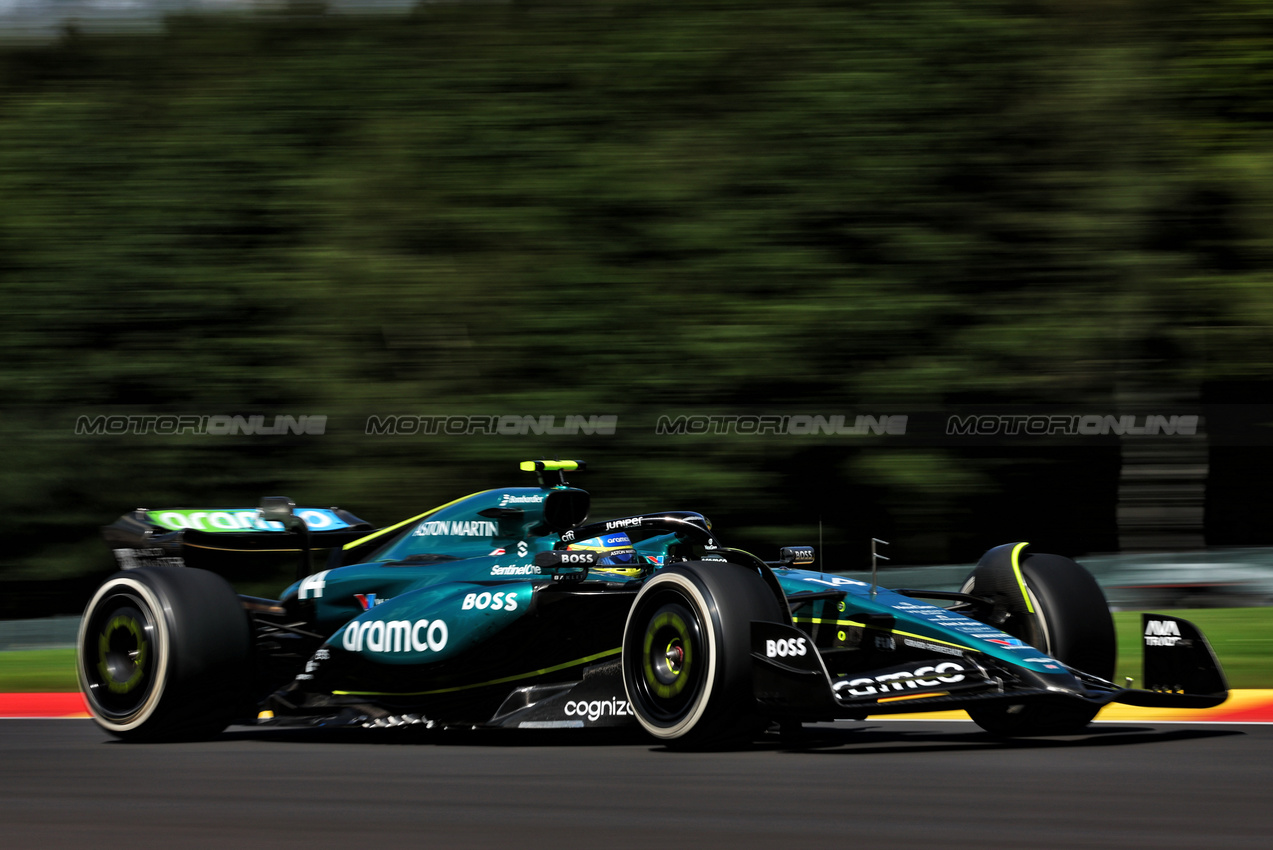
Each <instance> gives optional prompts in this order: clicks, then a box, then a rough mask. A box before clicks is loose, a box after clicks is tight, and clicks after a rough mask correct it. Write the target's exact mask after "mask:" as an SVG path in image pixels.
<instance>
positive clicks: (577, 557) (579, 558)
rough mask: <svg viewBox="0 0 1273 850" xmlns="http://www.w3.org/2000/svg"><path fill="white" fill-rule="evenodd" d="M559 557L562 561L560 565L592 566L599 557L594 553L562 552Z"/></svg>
mask: <svg viewBox="0 0 1273 850" xmlns="http://www.w3.org/2000/svg"><path fill="white" fill-rule="evenodd" d="M558 557H559V558H560V559H561V560H560V563H563V564H588V565H589V566H591V565H592V562H593V561H594V560H596V557H597V556H596V555H595V554H593V553H592V552H562V553H561V554H560V555H559V556H558Z"/></svg>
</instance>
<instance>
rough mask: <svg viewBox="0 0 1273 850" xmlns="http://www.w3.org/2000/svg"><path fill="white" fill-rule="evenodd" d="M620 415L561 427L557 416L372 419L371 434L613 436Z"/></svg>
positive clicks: (575, 419) (572, 420)
mask: <svg viewBox="0 0 1273 850" xmlns="http://www.w3.org/2000/svg"><path fill="white" fill-rule="evenodd" d="M618 424H619V417H618V416H613V415H610V416H567V417H565V418H564V421H563V422H562V423H561V424H560V425H558V424H557V417H556V416H411V415H407V416H369V417H367V425H366V430H365V431H364V433H367V434H375V435H381V434H389V435H400V434H425V435H428V436H434V435H439V434H441V435H446V436H454V437H463V436H472V435H477V434H488V435H496V436H510V437H522V436H525V435H527V434H535V435H538V436H542V435H548V436H567V437H574V436H579V435H583V436H592V435H597V436H603V437H608V436H612V435H613V434H614V432H615V429H616V428H617V427H618Z"/></svg>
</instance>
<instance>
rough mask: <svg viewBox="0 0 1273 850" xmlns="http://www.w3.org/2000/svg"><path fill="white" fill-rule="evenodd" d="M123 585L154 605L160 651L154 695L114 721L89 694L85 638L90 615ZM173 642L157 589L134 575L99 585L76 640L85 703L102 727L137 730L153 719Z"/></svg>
mask: <svg viewBox="0 0 1273 850" xmlns="http://www.w3.org/2000/svg"><path fill="white" fill-rule="evenodd" d="M121 588H127V589H128V590H129V591H131V592H133V593H135V594H136V595H137V596H139V597H141V599H142V601H143V602H145V603H146V605H148V606H149V607H150V615H151V618H152V619H153V621H154V626H155V630H156V632H157V634H156V635H155V639H154V641H155V644H156V646H157V649H158V654H157V657H156V659H155V668H154V669H155V681H154V684H153V685H152V687H151V689H150V695H149V696H147V697H146V701H145V702H144V703H142V705H141V707H140V708H138V709H137V711H135V712H133V713H132V714H131V715H130V716H129V717H128V718H127V719H125V720H123V721H119V720H112V719H110V718H109V717H105V716H103V715H102V714H101V713H100V712H99V711H98V710H97V707H96V705H95V704H94V702H93V698H92V697H91V696H90V695H89V694H90V688H89V682H88V676H87V674H86V672H85V669H84V665H85V662H86V659H85V657H84V640H85V638H86V637H87V636H88V634H87V632H88V625H89V621H90V620H91V619H92V617H91V616H90V614H91V613H92V611H93V608H94V606H96V605H97V603H98V602H99V601H101V599H102V598H103V597H105V596H107V595H108V594H111V593H114V592H116V591H117V590H119V589H121ZM170 645H171V640H170V639H169V631H168V618H167V617H166V616H165V611H164V606H163V604H162V603H160V601H159V598H158V597H157V596H155V593H154V591H152V590H151V589H150V588H149V587H147V586H146V585H144V584H142V583H141V582H140V581H138V580H137V579H134V578H128V577H127V576H123V577H120V578H117V579H112V580H111V581H108V582H107V583H106V584H104V585H102V586H101V587H100V588H98V590H97V593H95V594H94V595H93V599H92V601H91V602H89V603H88V607H87V608H85V609H84V617H83V618H82V619H81V620H80V633H79V640H78V642H77V643H76V661H75V672H76V674H77V675H78V676H79V680H80V691H81V692H82V693H83V694H84V703H85V705H87V706H88V710H89V713H90V714H92V715H93V719H94V720H96V721H97V722H98V724H100V725H101V726H102V727H104V728H106V729H108V730H110V731H112V732H127V731H129V730H131V729H136V728H137V727H138V726H140V725H141V724H143V723H145V722H146V721H147V720H149V719H150V717H151V715H153V714H154V713H155V708H156V707H158V705H159V700H160V698H161V697H163V693H164V688H165V686H166V685H167V684H168V652H169V647H170Z"/></svg>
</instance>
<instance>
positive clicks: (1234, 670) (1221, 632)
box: [1114, 608, 1273, 688]
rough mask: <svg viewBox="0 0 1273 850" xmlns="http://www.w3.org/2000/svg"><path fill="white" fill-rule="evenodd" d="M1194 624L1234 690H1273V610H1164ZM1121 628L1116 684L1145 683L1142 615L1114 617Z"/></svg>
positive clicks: (1130, 613)
mask: <svg viewBox="0 0 1273 850" xmlns="http://www.w3.org/2000/svg"><path fill="white" fill-rule="evenodd" d="M1154 613H1158V614H1171V615H1172V616H1176V617H1183V618H1184V619H1186V620H1188V621H1190V622H1191V623H1194V624H1195V625H1197V626H1198V628H1200V629H1202V633H1203V634H1204V635H1206V636H1207V641H1208V642H1210V644H1211V648H1212V649H1214V650H1215V652H1216V657H1218V658H1219V659H1220V665H1221V666H1222V667H1224V673H1225V675H1226V676H1227V677H1228V679H1229V687H1231V688H1273V608H1193V609H1190V610H1187V611H1162V610H1157V611H1155V612H1154ZM1114 625H1115V626H1116V627H1117V629H1118V667H1117V673H1116V674H1115V679H1114V682H1115V684H1122V683H1123V678H1124V677H1125V676H1132V677H1134V678H1135V681H1134V682H1133V683H1132V684H1133V687H1140V686H1141V684H1142V681H1141V663H1140V659H1141V642H1140V638H1141V634H1140V628H1141V626H1140V612H1139V611H1120V612H1119V613H1117V614H1115V615H1114Z"/></svg>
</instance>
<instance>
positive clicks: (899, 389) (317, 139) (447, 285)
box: [0, 0, 1273, 578]
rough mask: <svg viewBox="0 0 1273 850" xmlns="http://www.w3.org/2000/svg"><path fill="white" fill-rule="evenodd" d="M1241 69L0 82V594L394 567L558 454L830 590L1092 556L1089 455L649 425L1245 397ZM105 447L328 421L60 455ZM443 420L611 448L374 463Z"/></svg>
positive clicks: (256, 44) (720, 15)
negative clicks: (913, 568)
mask: <svg viewBox="0 0 1273 850" xmlns="http://www.w3.org/2000/svg"><path fill="white" fill-rule="evenodd" d="M1271 42H1273V13H1270V11H1269V10H1268V8H1267V4H1263V3H1260V2H1255V1H1254V0H1218V2H1207V3H1202V2H1172V3H1166V4H1139V3H1134V2H1115V3H1053V2H1007V1H1006V0H972V2H942V0H927V1H926V2H916V3H896V2H888V3H884V2H880V3H874V2H854V3H839V2H811V0H791V2H785V3H769V2H767V3H758V2H742V0H738V2H707V3H683V2H681V3H671V2H654V1H653V0H651V2H635V3H623V2H618V3H609V4H601V3H591V2H588V3H569V2H556V3H553V2H518V3H511V4H497V5H487V4H454V5H447V4H423V5H422V6H421V7H419V9H418V11H417V12H416V13H414V14H412V15H411V16H410V17H408V18H405V19H404V18H389V17H384V18H379V17H366V18H361V17H350V16H337V15H323V14H312V15H306V16H297V15H276V16H269V15H258V16H248V17H176V18H172V19H170V20H169V21H168V23H167V27H166V30H165V32H164V33H163V34H161V35H147V36H136V35H134V36H128V35H113V36H87V35H82V34H81V35H76V36H74V37H68V38H66V39H64V40H63V41H61V42H59V43H56V44H49V45H43V46H36V47H30V46H26V47H23V46H14V47H9V48H5V49H4V50H3V51H0V287H2V289H3V296H4V302H3V309H0V348H2V353H3V357H0V394H2V396H0V397H2V398H3V403H4V407H3V415H2V417H0V435H2V436H3V437H4V446H5V450H4V451H5V464H4V466H5V476H4V479H3V481H4V483H5V485H6V486H5V487H4V490H3V500H4V505H3V513H2V514H0V516H2V519H0V523H3V526H2V527H0V536H2V538H3V539H4V541H5V550H6V551H5V556H4V558H3V560H2V561H0V574H3V575H5V576H9V577H22V578H35V577H50V576H59V575H74V574H79V573H83V572H86V571H89V570H94V569H99V568H101V567H102V566H103V565H104V560H103V557H104V552H102V551H101V550H100V544H98V543H97V542H96V541H95V539H94V538H95V535H96V526H97V525H100V524H102V523H104V522H107V521H109V520H110V519H112V518H113V517H114V516H116V515H118V514H119V513H121V512H122V511H124V510H126V509H130V508H132V507H136V506H138V505H143V506H148V507H161V506H175V505H216V504H225V505H252V504H255V501H256V499H257V497H258V496H260V495H262V494H265V493H273V492H286V493H288V494H289V495H292V496H293V497H295V498H296V499H297V500H298V501H302V502H307V503H312V504H320V505H326V504H331V503H333V502H339V503H340V504H341V505H342V506H345V507H348V508H350V509H353V510H355V511H356V512H359V513H361V514H363V515H364V516H366V518H367V519H369V520H372V521H374V522H377V523H387V522H391V521H397V520H398V519H401V518H403V517H405V516H407V515H410V513H414V512H418V511H420V510H423V509H425V508H427V507H429V506H431V505H433V504H437V503H439V502H442V501H446V500H449V499H451V498H454V497H455V496H457V495H460V494H462V493H464V492H469V491H470V490H473V489H479V488H484V487H488V486H498V485H500V484H504V483H508V482H509V481H510V480H515V477H516V473H515V472H514V471H513V467H512V463H513V462H514V461H516V460H519V459H522V458H524V457H535V456H544V455H546V456H552V455H554V454H561V455H562V456H576V455H578V456H583V457H586V458H587V459H588V460H589V461H590V462H592V463H593V464H594V465H595V466H596V468H597V470H598V471H597V472H596V473H595V474H593V475H591V476H590V477H589V478H588V479H587V480H584V479H582V478H581V479H580V483H583V484H585V486H588V485H591V486H592V487H594V488H595V490H596V491H597V493H598V495H599V497H600V498H599V499H598V503H597V507H596V513H597V514H598V515H599V514H601V513H619V512H624V511H630V510H637V509H642V508H651V507H654V506H668V507H688V508H698V509H702V510H705V511H707V512H708V513H709V514H711V515H712V516H713V517H714V518H715V520H716V522H717V523H718V526H719V527H720V528H721V530H722V532H723V533H724V534H725V536H726V539H727V540H731V541H737V542H738V543H739V544H741V545H745V546H753V547H755V548H756V549H757V551H758V552H760V553H762V554H765V555H772V554H773V553H772V551H771V547H772V545H774V544H782V543H806V542H816V537H817V535H818V533H819V531H818V523H819V521H821V522H822V525H823V531H822V534H823V536H824V540H825V546H826V550H827V559H826V560H825V562H824V563H825V564H826V566H827V567H828V568H832V569H837V568H858V567H861V566H862V565H863V564H864V563H865V555H864V553H865V552H866V551H867V549H866V546H865V540H866V538H868V537H869V536H871V535H872V534H873V535H875V536H886V537H889V538H890V539H893V540H895V541H896V547H897V548H896V550H895V555H896V556H897V557H898V560H899V561H902V562H911V563H915V562H925V561H927V562H932V561H943V560H953V559H957V558H972V557H975V556H976V554H977V552H978V551H980V550H981V549H984V548H985V547H986V546H988V545H991V544H995V543H1000V542H1004V541H1005V540H1008V539H1027V536H1029V539H1035V540H1042V541H1047V542H1051V541H1055V543H1054V546H1053V548H1054V549H1059V550H1062V551H1066V552H1067V553H1068V554H1080V553H1082V552H1085V551H1096V550H1102V549H1104V550H1108V549H1112V548H1114V547H1115V546H1116V528H1115V525H1114V508H1113V505H1114V500H1115V490H1116V486H1117V475H1118V463H1119V458H1118V450H1117V447H1113V448H1112V449H1111V448H1109V447H1108V446H1106V447H1098V448H1091V449H1087V448H1082V447H1079V448H1074V449H1072V450H1071V449H1067V450H1065V451H1063V452H1062V451H1050V450H1045V449H1040V450H1038V451H1026V450H1020V449H1011V450H1010V449H1004V450H1002V451H988V450H976V451H974V450H971V449H969V450H959V449H958V448H957V447H950V446H928V447H923V446H919V447H916V446H909V447H904V448H898V447H896V446H890V445H889V444H888V443H887V441H883V440H876V441H863V440H854V439H852V438H832V437H815V438H807V439H802V438H798V437H793V436H782V437H763V438H743V437H721V438H712V437H705V438H696V437H692V436H685V437H666V436H658V435H656V434H655V432H654V424H655V421H656V420H657V418H658V416H659V415H665V414H666V415H677V414H681V413H687V412H695V411H716V412H784V411H787V412H800V413H813V414H836V413H845V414H848V415H850V416H852V415H854V414H870V415H879V414H888V413H898V412H902V413H904V412H906V410H907V409H909V408H911V407H915V406H920V407H923V406H927V407H928V408H940V407H941V406H942V405H951V404H957V403H968V402H977V403H995V402H1000V401H1004V400H1010V401H1013V402H1021V403H1050V404H1077V405H1083V404H1087V405H1093V404H1096V405H1101V404H1104V405H1107V406H1111V405H1112V404H1113V403H1114V401H1115V400H1116V398H1117V397H1118V393H1119V392H1120V391H1121V390H1120V387H1124V386H1125V385H1127V384H1128V383H1129V382H1130V383H1132V384H1136V385H1137V386H1143V387H1148V388H1150V389H1155V388H1156V389H1157V390H1161V391H1164V392H1182V391H1183V392H1184V393H1186V394H1187V395H1190V396H1191V397H1195V398H1196V397H1198V396H1199V393H1201V392H1202V390H1203V388H1204V387H1206V386H1209V385H1210V384H1211V383H1212V382H1216V381H1225V380H1236V381H1250V380H1252V379H1255V378H1258V377H1260V376H1265V375H1267V374H1268V372H1269V365H1270V361H1273V334H1270V333H1269V329H1270V325H1271V324H1273V290H1271V289H1270V287H1269V286H1268V285H1267V284H1268V281H1269V275H1268V271H1267V269H1268V267H1269V260H1270V253H1271V252H1273V236H1270V234H1273V226H1271V225H1273V145H1270V144H1269V134H1270V127H1271V126H1273V125H1271V124H1270V121H1269V117H1270V109H1271V103H1273V102H1271V101H1270V97H1273V95H1271V94H1270V92H1273V87H1270V85H1269V84H1268V83H1269V81H1270V77H1273V60H1271V59H1270V56H1273V52H1271V51H1270V49H1269V48H1270V46H1271ZM111 411H115V412H125V413H178V414H204V415H214V414H215V415H234V414H242V415H249V414H257V413H261V414H267V415H269V416H270V417H272V416H273V415H275V414H290V415H301V414H322V415H327V416H329V417H330V419H329V426H328V432H327V434H326V435H324V436H321V437H313V436H308V437H307V436H280V437H244V436H238V437H230V436H226V437H216V436H206V435H205V436H196V435H186V436H180V437H163V436H154V435H126V436H119V437H104V436H98V437H87V436H76V435H75V434H74V426H75V422H76V420H77V418H78V417H79V416H82V415H97V414H99V413H104V412H111ZM447 413H457V414H496V415H499V414H517V415H534V416H539V415H544V414H551V415H556V416H557V417H558V418H559V419H561V418H562V417H564V416H566V415H568V414H581V415H589V414H593V415H601V414H613V415H617V416H618V417H619V427H618V429H617V432H616V434H615V435H613V436H605V437H602V436H580V437H573V438H572V437H552V438H548V437H535V436H527V437H483V436H470V437H446V436H432V437H429V436H415V437H396V438H389V437H374V436H369V435H366V434H365V433H364V426H363V423H364V422H365V420H366V417H367V416H369V415H380V416H384V415H389V414H430V415H432V414H447ZM1225 533H1226V535H1227V537H1226V541H1227V542H1232V541H1233V539H1234V538H1235V537H1236V538H1237V539H1238V540H1239V541H1240V540H1241V537H1242V533H1241V531H1240V530H1237V531H1235V530H1234V529H1232V528H1229V527H1227V526H1226V532H1225ZM1253 533H1254V532H1253ZM1261 533H1262V532H1261Z"/></svg>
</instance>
